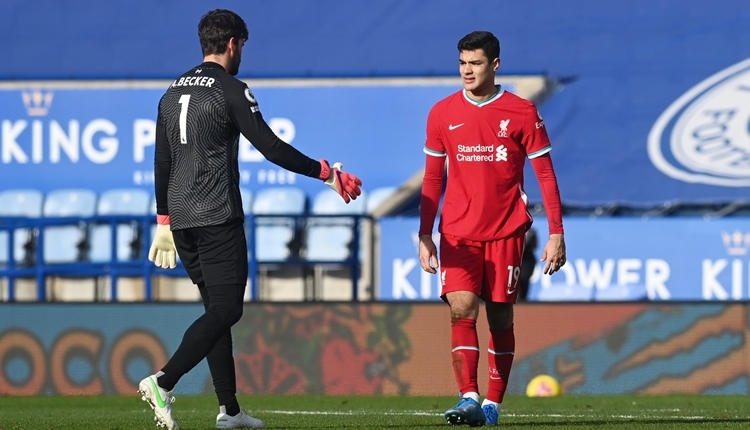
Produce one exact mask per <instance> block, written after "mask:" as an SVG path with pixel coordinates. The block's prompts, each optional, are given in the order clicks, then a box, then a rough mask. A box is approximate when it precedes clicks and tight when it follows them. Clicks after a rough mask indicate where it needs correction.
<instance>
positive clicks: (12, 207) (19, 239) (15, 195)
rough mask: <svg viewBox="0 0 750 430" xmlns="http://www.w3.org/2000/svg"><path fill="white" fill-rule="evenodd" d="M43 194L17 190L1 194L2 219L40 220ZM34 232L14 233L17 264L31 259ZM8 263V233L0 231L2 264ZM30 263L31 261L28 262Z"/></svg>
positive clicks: (16, 231)
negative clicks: (27, 218) (29, 253)
mask: <svg viewBox="0 0 750 430" xmlns="http://www.w3.org/2000/svg"><path fill="white" fill-rule="evenodd" d="M42 201H43V196H42V193H41V192H40V191H38V190H31V189H16V190H7V191H3V192H0V217H30V218H39V217H40V216H41V215H42ZM33 240H34V237H33V230H31V229H17V230H15V231H14V233H13V242H14V243H13V248H14V249H13V256H14V261H15V262H16V263H22V262H23V261H24V260H27V257H28V258H30V257H31V255H27V250H28V251H29V252H32V251H33V249H32V247H33V246H32V245H33ZM7 261H8V232H7V231H0V264H5V263H6V262H7ZM27 261H29V260H27Z"/></svg>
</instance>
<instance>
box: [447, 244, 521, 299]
mask: <svg viewBox="0 0 750 430" xmlns="http://www.w3.org/2000/svg"><path fill="white" fill-rule="evenodd" d="M524 239H525V232H524V231H523V230H520V231H518V232H516V233H514V234H513V236H510V237H506V238H503V239H498V240H492V241H486V242H478V241H474V240H468V239H462V238H460V237H456V236H451V235H448V234H441V235H440V284H441V285H442V291H441V293H440V297H441V298H442V299H443V300H445V295H446V294H447V293H450V292H452V291H471V292H473V293H474V294H476V295H477V296H479V297H480V298H481V299H482V300H484V301H485V302H499V303H515V302H516V299H517V298H518V280H519V278H520V276H521V258H522V257H523V245H524Z"/></svg>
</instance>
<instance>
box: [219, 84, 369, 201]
mask: <svg viewBox="0 0 750 430" xmlns="http://www.w3.org/2000/svg"><path fill="white" fill-rule="evenodd" d="M224 94H225V97H226V99H227V106H228V108H229V116H230V118H231V119H232V122H234V124H235V125H236V126H237V128H238V129H239V130H240V133H242V135H243V136H245V137H246V138H247V140H249V141H250V142H251V143H252V144H253V146H255V148H256V149H257V150H258V151H260V153H261V154H263V156H264V157H266V159H267V160H268V161H270V162H271V163H273V164H276V165H277V166H280V167H282V168H284V169H286V170H289V171H292V172H294V173H299V174H300V175H305V176H309V177H311V178H318V179H320V180H322V181H325V183H326V184H327V185H328V186H329V187H331V188H332V189H333V190H334V191H336V192H337V193H338V194H339V195H340V196H341V198H343V199H344V201H345V202H347V203H349V201H350V200H354V199H356V198H357V196H359V195H360V194H361V193H362V191H361V189H360V186H361V185H362V181H360V180H359V178H357V177H356V176H354V175H352V174H350V173H347V172H343V171H341V169H342V167H343V165H342V164H341V163H334V165H333V166H331V165H329V164H328V161H326V160H322V159H321V160H320V161H316V160H313V159H312V158H310V157H308V156H307V155H305V154H303V153H302V152H300V151H299V150H297V149H296V148H295V147H293V146H292V145H290V144H288V143H286V142H284V141H283V140H281V139H279V137H278V136H276V133H274V132H273V130H271V127H269V126H268V124H267V123H266V121H265V120H264V119H263V115H262V114H261V113H260V108H259V107H258V102H257V101H256V100H255V96H253V93H252V92H251V91H250V89H249V88H247V86H246V85H245V84H243V83H242V82H240V81H238V80H236V79H233V80H227V89H226V90H225V92H224Z"/></svg>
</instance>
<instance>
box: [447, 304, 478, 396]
mask: <svg viewBox="0 0 750 430" xmlns="http://www.w3.org/2000/svg"><path fill="white" fill-rule="evenodd" d="M451 348H452V350H451V356H452V358H453V373H454V374H455V375H456V383H457V384H458V389H459V391H460V392H461V393H462V395H463V394H466V393H478V392H479V387H478V385H477V366H478V365H479V338H478V337H477V322H476V320H473V319H469V318H457V319H452V320H451Z"/></svg>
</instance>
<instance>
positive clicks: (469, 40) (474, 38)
mask: <svg viewBox="0 0 750 430" xmlns="http://www.w3.org/2000/svg"><path fill="white" fill-rule="evenodd" d="M477 49H481V50H483V51H484V53H485V54H486V55H487V58H489V59H490V61H492V60H494V59H495V58H500V41H499V40H497V37H495V35H494V34H492V33H490V32H489V31H473V32H471V33H469V34H467V35H466V36H464V37H463V38H462V39H461V40H459V41H458V52H461V51H476V50H477Z"/></svg>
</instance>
